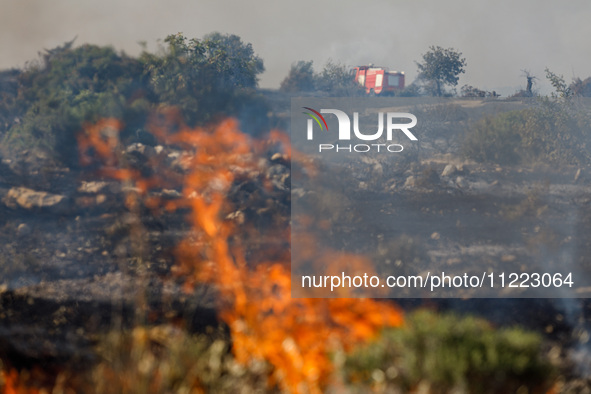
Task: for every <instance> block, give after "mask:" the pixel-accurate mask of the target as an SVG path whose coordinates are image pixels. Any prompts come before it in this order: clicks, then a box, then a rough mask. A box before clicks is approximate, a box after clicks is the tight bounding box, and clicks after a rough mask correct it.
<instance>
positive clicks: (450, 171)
mask: <svg viewBox="0 0 591 394" xmlns="http://www.w3.org/2000/svg"><path fill="white" fill-rule="evenodd" d="M457 172H458V168H457V167H456V166H455V165H454V164H448V165H446V166H445V168H444V169H443V172H442V173H441V176H452V175H455V174H456V173H457Z"/></svg>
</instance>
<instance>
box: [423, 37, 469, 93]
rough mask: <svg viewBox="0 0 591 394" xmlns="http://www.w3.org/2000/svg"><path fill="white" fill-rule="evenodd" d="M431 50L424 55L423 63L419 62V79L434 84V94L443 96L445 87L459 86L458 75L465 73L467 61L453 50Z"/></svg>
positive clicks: (433, 47)
mask: <svg viewBox="0 0 591 394" xmlns="http://www.w3.org/2000/svg"><path fill="white" fill-rule="evenodd" d="M429 49H430V50H429V52H427V53H425V54H424V55H423V62H422V63H418V62H417V67H418V69H419V78H421V79H423V80H425V81H427V82H430V83H432V84H433V85H434V89H433V90H434V94H435V95H437V96H441V95H442V87H443V86H444V85H451V86H456V85H457V84H458V80H459V77H458V75H460V74H462V73H464V72H465V70H464V67H466V59H465V58H462V57H461V56H462V53H461V52H457V51H456V50H454V49H453V48H448V49H444V48H442V47H440V46H437V47H435V46H431V47H429Z"/></svg>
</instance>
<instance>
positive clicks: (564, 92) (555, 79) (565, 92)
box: [544, 67, 573, 98]
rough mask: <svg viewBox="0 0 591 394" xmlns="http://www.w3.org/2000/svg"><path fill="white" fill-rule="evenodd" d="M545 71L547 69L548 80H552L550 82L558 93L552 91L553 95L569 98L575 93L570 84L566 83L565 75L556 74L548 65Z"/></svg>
mask: <svg viewBox="0 0 591 394" xmlns="http://www.w3.org/2000/svg"><path fill="white" fill-rule="evenodd" d="M544 71H546V78H547V79H548V81H550V83H551V84H552V86H553V87H554V90H556V93H552V95H553V96H558V97H562V98H568V97H570V96H572V95H573V92H572V90H571V88H570V86H569V85H567V84H566V82H565V80H564V77H563V76H562V75H557V74H554V73H553V72H552V71H550V69H549V68H547V67H546V69H545V70H544Z"/></svg>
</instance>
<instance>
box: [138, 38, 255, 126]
mask: <svg viewBox="0 0 591 394" xmlns="http://www.w3.org/2000/svg"><path fill="white" fill-rule="evenodd" d="M164 42H165V43H166V47H165V48H163V49H162V51H161V53H160V54H151V53H146V52H144V53H143V54H142V56H141V61H142V63H143V64H144V69H145V72H146V74H147V75H148V78H149V81H150V87H151V89H152V90H153V92H154V93H155V94H156V96H157V97H158V100H159V101H160V102H163V103H166V104H168V105H173V106H175V107H178V108H179V109H180V110H181V112H182V114H183V116H184V118H185V119H184V120H185V121H186V122H187V123H189V124H190V125H196V124H204V123H206V122H209V121H211V120H213V118H214V116H216V115H235V114H237V113H240V111H241V110H242V109H243V106H244V104H245V102H246V101H247V100H248V99H249V98H250V97H251V96H252V95H253V93H254V92H253V89H254V88H255V87H256V85H257V81H258V77H257V76H258V74H260V73H261V72H263V70H264V66H263V62H262V60H261V59H260V58H259V57H258V56H256V55H255V54H254V51H253V49H252V46H251V45H250V44H244V43H243V42H242V41H241V40H240V38H239V37H238V36H235V35H222V34H220V33H213V34H210V35H208V36H206V37H205V38H204V39H203V40H198V39H187V38H186V37H184V36H183V35H182V34H176V35H170V36H168V37H166V39H165V40H164Z"/></svg>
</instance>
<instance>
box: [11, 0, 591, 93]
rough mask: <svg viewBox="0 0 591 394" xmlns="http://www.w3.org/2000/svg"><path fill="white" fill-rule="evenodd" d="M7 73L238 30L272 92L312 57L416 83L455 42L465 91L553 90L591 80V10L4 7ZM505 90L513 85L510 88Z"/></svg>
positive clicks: (116, 4)
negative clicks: (55, 59) (430, 56)
mask: <svg viewBox="0 0 591 394" xmlns="http://www.w3.org/2000/svg"><path fill="white" fill-rule="evenodd" d="M1 1H2V13H1V14H0V55H1V56H0V68H8V67H12V66H22V65H23V64H24V63H25V62H26V61H27V60H32V59H34V58H35V57H36V53H37V51H39V50H41V49H43V48H51V47H54V46H56V45H58V44H61V43H63V42H65V41H68V40H71V39H72V38H73V37H75V36H76V35H78V41H77V43H83V42H89V43H95V44H101V45H105V44H112V45H113V46H115V47H116V48H118V49H123V50H125V51H127V52H129V53H130V54H137V53H138V52H139V51H140V46H139V45H138V44H137V43H138V42H139V41H146V42H147V43H148V44H149V48H150V49H155V43H156V40H157V39H159V38H164V37H165V36H166V35H167V34H172V33H177V32H182V33H184V34H185V35H187V36H190V37H201V36H203V35H204V34H207V33H209V32H211V31H220V32H222V33H234V34H238V35H239V36H241V37H242V38H243V40H244V41H247V42H251V43H252V44H253V46H254V48H255V50H256V51H257V53H258V54H259V55H260V56H261V57H262V58H263V59H264V60H265V65H266V69H267V71H266V73H265V74H264V75H263V76H262V80H261V86H263V87H272V88H276V87H278V85H279V83H280V82H281V80H282V79H283V77H285V75H286V74H287V72H288V70H289V67H290V65H291V63H292V62H295V61H297V60H313V61H314V63H315V66H316V68H317V69H320V68H321V67H322V66H323V65H324V64H325V63H326V61H327V60H328V59H329V58H331V59H332V60H333V61H336V62H343V63H346V64H348V65H359V64H367V63H374V64H376V65H383V66H388V67H390V68H392V69H395V70H401V71H405V72H406V73H407V80H408V81H409V82H410V81H412V80H413V79H414V78H415V77H416V64H415V61H418V60H420V59H421V54H423V53H425V52H426V51H427V50H428V47H429V46H430V45H440V46H443V47H454V48H456V49H457V50H459V51H461V52H463V54H464V56H465V57H466V59H467V62H468V67H467V70H466V74H464V75H462V77H461V79H460V86H461V85H463V84H471V85H474V86H477V87H480V88H484V89H497V90H501V91H502V92H503V94H507V93H510V91H509V92H507V89H513V90H514V89H516V88H519V87H523V86H524V85H525V78H523V77H522V73H521V70H522V69H528V70H530V71H531V72H532V74H533V75H535V76H537V77H538V78H539V83H540V86H539V87H538V88H539V89H540V90H542V91H544V90H549V85H548V84H547V83H546V81H545V80H544V72H543V70H544V68H546V67H549V68H550V69H551V70H553V71H554V72H556V73H558V74H563V75H564V76H565V77H566V79H567V80H570V78H571V77H572V76H573V72H574V74H575V75H577V76H580V77H582V78H585V77H587V76H589V75H591V54H590V53H589V51H586V50H585V48H586V44H587V42H586V40H587V37H588V36H589V35H590V34H591V25H590V24H589V23H587V20H586V18H587V16H588V15H589V14H590V12H591V3H589V2H587V1H585V0H573V1H570V2H567V3H564V4H560V5H559V4H558V3H556V2H553V1H550V0H542V1H538V0H524V1H519V2H516V1H511V0H499V1H496V2H486V3H482V2H471V1H467V0H450V1H445V2H442V1H437V0H424V1H419V2H410V1H386V0H374V1H371V2H360V1H352V0H344V1H340V2H338V4H337V3H331V2H314V1H312V0H302V1H297V2H296V1H292V2H289V3H288V2H277V1H272V0H260V1H257V2H240V1H236V0H222V1H214V0H202V1H198V2H195V1H189V0H172V1H168V2H166V3H165V2H162V1H158V0H141V1H140V0H127V1H116V0H104V1H102V2H82V3H81V2H76V1H74V0H54V1H52V2H46V1H43V0H20V1H17V0H1ZM503 88H504V89H503Z"/></svg>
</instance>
